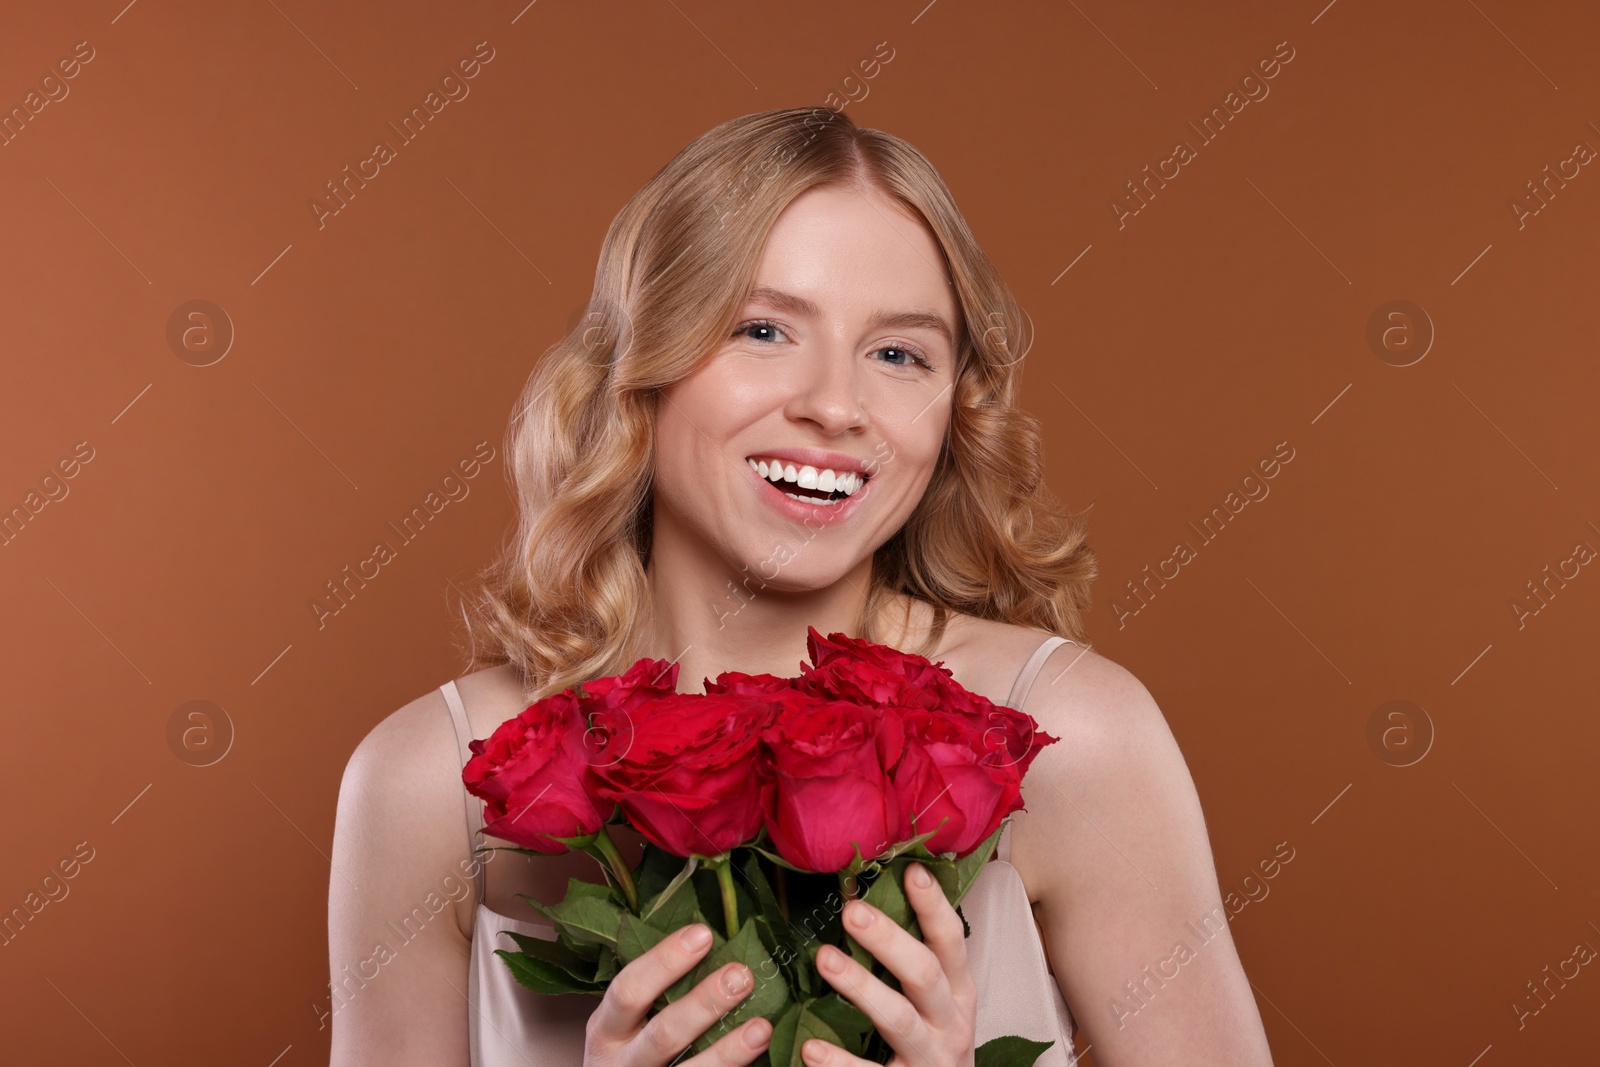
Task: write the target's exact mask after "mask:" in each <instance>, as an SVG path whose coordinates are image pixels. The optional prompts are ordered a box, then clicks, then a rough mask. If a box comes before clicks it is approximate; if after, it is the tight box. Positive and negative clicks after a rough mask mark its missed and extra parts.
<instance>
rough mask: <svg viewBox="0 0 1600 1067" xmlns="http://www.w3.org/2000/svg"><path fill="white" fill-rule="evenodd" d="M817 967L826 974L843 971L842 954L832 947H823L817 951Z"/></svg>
mask: <svg viewBox="0 0 1600 1067" xmlns="http://www.w3.org/2000/svg"><path fill="white" fill-rule="evenodd" d="M817 966H818V967H821V968H822V969H823V970H824V971H826V972H827V973H828V974H838V973H839V972H840V971H842V970H844V953H842V952H840V951H839V950H838V949H836V948H834V947H833V946H832V945H824V946H823V947H822V948H821V949H819V950H818V951H817Z"/></svg>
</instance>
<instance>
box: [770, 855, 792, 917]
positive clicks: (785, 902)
mask: <svg viewBox="0 0 1600 1067" xmlns="http://www.w3.org/2000/svg"><path fill="white" fill-rule="evenodd" d="M772 871H773V880H774V881H775V882H776V883H777V890H778V911H780V912H782V913H783V918H784V920H785V921H787V920H788V918H789V879H788V878H786V877H784V874H783V867H782V866H780V865H779V864H776V863H774V864H773V865H772Z"/></svg>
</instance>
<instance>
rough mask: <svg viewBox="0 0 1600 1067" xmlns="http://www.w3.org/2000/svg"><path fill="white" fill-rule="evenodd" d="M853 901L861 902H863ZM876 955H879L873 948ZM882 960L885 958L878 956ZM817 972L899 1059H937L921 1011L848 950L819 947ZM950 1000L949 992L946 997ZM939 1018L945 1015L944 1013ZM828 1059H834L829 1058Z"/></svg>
mask: <svg viewBox="0 0 1600 1067" xmlns="http://www.w3.org/2000/svg"><path fill="white" fill-rule="evenodd" d="M852 903H855V904H859V903H860V901H853V902H852ZM850 910H851V909H850V908H846V909H845V911H846V912H849V911H850ZM886 922H888V920H887V919H884V918H880V919H878V921H877V922H876V923H874V924H873V925H875V926H876V925H879V924H882V923H886ZM889 925H891V926H892V925H893V924H892V923H890V924H889ZM899 932H900V933H901V934H904V935H905V936H906V937H910V936H911V935H909V934H906V932H905V931H904V930H900V931H899ZM913 940H915V939H913ZM863 943H865V942H863ZM868 948H869V949H870V948H871V946H868ZM924 951H926V950H924ZM873 955H878V954H877V952H876V951H874V952H873ZM879 959H882V957H881V956H879ZM928 959H929V960H931V961H932V962H933V963H934V965H935V966H937V965H938V959H937V958H936V957H934V955H933V954H932V953H928ZM817 971H818V973H820V974H821V975H822V977H823V979H824V980H826V981H827V983H828V984H829V985H831V986H833V988H834V989H835V990H837V991H838V993H839V995H840V996H841V997H843V998H844V999H845V1000H848V1001H849V1002H850V1003H852V1004H854V1005H855V1006H856V1007H858V1008H860V1009H861V1010H862V1011H863V1012H864V1013H865V1014H866V1016H867V1018H868V1019H871V1020H872V1025H873V1026H874V1027H876V1028H877V1031H878V1033H879V1034H880V1035H881V1036H882V1037H883V1039H884V1040H885V1041H887V1042H888V1043H889V1047H890V1048H892V1049H894V1051H895V1052H897V1053H899V1058H900V1059H902V1060H905V1061H907V1062H910V1063H932V1062H934V1057H933V1053H934V1052H935V1051H937V1048H936V1044H937V1042H936V1041H935V1040H934V1035H933V1032H932V1030H931V1029H930V1028H929V1024H928V1021H927V1020H926V1019H925V1018H924V1017H923V1015H922V1013H921V1012H920V1011H918V1010H917V1007H916V1006H915V1005H914V1004H912V1003H911V1001H910V1000H908V999H906V997H905V995H904V994H902V993H899V992H896V991H895V990H893V989H891V988H890V987H889V986H888V985H887V984H885V983H884V982H883V981H882V980H881V979H879V978H878V977H877V976H876V975H874V974H873V973H872V972H871V971H869V970H867V968H865V967H863V966H861V964H859V963H857V962H856V961H855V960H854V959H852V958H851V957H850V955H849V954H848V953H846V952H842V951H840V950H839V949H837V948H835V947H834V946H832V945H823V946H822V947H821V948H819V949H818V950H817ZM897 977H898V976H897ZM948 999H949V998H948V994H946V1000H947V1001H948ZM950 1010H951V1011H952V1012H953V1011H954V1010H955V1007H954V1004H953V1002H950ZM938 1017H940V1018H943V1015H942V1014H941V1015H940V1016H938ZM803 1051H804V1050H803V1049H802V1052H803ZM842 1054H843V1052H842V1050H838V1049H836V1050H834V1053H833V1055H842ZM829 1062H830V1063H832V1062H834V1061H833V1060H832V1059H831V1058H830V1061H829ZM839 1062H846V1061H839Z"/></svg>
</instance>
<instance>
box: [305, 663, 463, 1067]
mask: <svg viewBox="0 0 1600 1067" xmlns="http://www.w3.org/2000/svg"><path fill="white" fill-rule="evenodd" d="M456 758H457V751H456V742H455V734H454V731H453V729H452V728H451V725H450V716H449V714H448V712H447V710H446V707H445V703H444V697H443V695H442V694H440V693H439V692H438V691H433V692H430V693H429V694H427V695H426V696H423V697H419V698H418V699H416V700H414V701H412V702H411V703H410V704H407V705H406V706H405V707H403V708H401V709H400V710H399V711H396V712H395V713H394V714H392V715H390V716H389V717H388V718H386V719H384V720H383V721H382V722H380V723H379V724H378V725H377V726H376V727H374V728H373V730H372V732H371V733H369V734H368V735H367V736H366V738H364V739H363V740H362V742H361V744H360V745H359V746H357V748H356V751H355V754H354V755H352V756H351V757H350V761H349V763H348V764H347V765H346V767H345V772H344V780H343V781H342V783H341V784H340V786H339V810H338V816H337V819H336V821H335V824H334V831H333V871H332V872H331V875H330V881H329V891H328V958H329V966H330V968H331V969H330V972H329V973H330V977H331V980H332V983H333V991H332V995H333V1000H332V1013H333V1014H332V1017H331V1019H329V1020H328V1021H329V1022H330V1024H331V1025H332V1027H333V1055H332V1059H331V1061H330V1064H331V1067H357V1065H365V1064H383V1065H385V1067H404V1065H406V1064H417V1065H419V1067H420V1065H423V1064H426V1065H428V1067H466V1065H467V1012H468V1006H467V1000H466V993H467V967H468V963H469V960H470V955H471V943H470V942H469V941H468V940H467V938H466V936H465V935H464V934H463V933H462V925H461V923H462V917H463V916H465V915H466V909H467V908H469V907H472V906H473V905H475V903H476V898H475V897H474V896H473V895H472V889H473V887H472V882H471V879H470V877H466V878H463V875H462V864H463V861H465V860H466V859H467V858H468V857H469V855H470V850H469V845H468V842H467V826H466V817H465V815H464V814H463V812H464V811H465V810H466V809H465V803H466V801H465V799H464V798H463V795H462V792H463V790H462V785H461V768H459V767H457V766H456ZM463 884H464V885H465V887H466V892H465V894H463V893H462V890H461V886H462V885H463ZM452 894H453V895H454V896H455V897H456V899H450V897H451V895H452ZM463 896H464V900H465V902H464V903H463V902H462V899H463Z"/></svg>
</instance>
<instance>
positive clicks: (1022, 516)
mask: <svg viewBox="0 0 1600 1067" xmlns="http://www.w3.org/2000/svg"><path fill="white" fill-rule="evenodd" d="M826 185H835V186H837V185H847V186H848V185H853V186H857V187H867V188H871V189H874V190H876V191H878V192H879V193H881V194H883V195H886V196H888V197H890V198H892V199H894V200H896V201H898V202H899V203H900V204H902V205H903V206H904V207H905V208H906V209H907V210H908V211H909V212H910V213H911V214H912V216H913V217H919V218H921V219H922V220H923V221H924V222H925V223H926V224H927V226H928V228H929V230H931V231H932V233H933V236H934V238H935V239H936V241H937V242H938V244H939V246H940V247H941V248H942V250H943V253H944V259H945V263H944V266H945V269H946V270H947V271H948V273H949V277H950V280H951V282H952V283H953V284H954V287H955V291H956V294H957V298H958V301H959V304H960V309H961V318H962V319H963V322H962V323H961V324H960V328H959V330H958V332H959V333H961V335H962V336H961V339H960V343H959V346H958V354H957V359H956V370H955V380H954V387H953V396H952V403H951V411H950V420H949V425H948V428H947V431H946V435H945V440H944V445H943V447H942V449H941V452H940V455H939V459H938V461H937V466H936V467H935V470H934V474H933V476H932V479H931V480H930V482H929V484H928V488H927V491H926V492H925V494H924V496H923V499H922V500H921V502H920V503H919V504H918V506H917V508H916V510H915V511H914V512H913V513H912V515H911V517H910V518H909V519H908V520H907V521H906V523H905V525H904V526H903V527H902V528H901V529H900V530H899V531H898V532H897V533H896V534H895V535H894V536H893V537H891V538H890V539H889V540H888V541H886V542H885V543H884V544H883V545H881V546H880V547H879V548H878V549H877V551H876V552H875V554H874V556H873V561H872V581H871V585H870V588H869V590H868V595H867V601H866V605H865V608H864V610H863V613H862V617H861V619H860V620H859V624H858V627H857V630H856V634H855V636H858V637H862V638H865V639H867V640H873V641H877V640H881V638H880V637H879V636H876V634H875V624H876V622H877V620H878V618H879V614H880V609H882V608H883V607H885V606H886V605H888V604H889V603H890V602H891V601H893V600H895V599H897V598H896V596H895V594H902V595H904V596H907V597H910V598H913V599H915V600H920V601H923V602H925V603H927V604H928V605H931V607H932V619H933V622H932V625H931V630H930V632H929V634H928V637H927V639H926V641H925V642H924V643H923V645H921V646H920V647H918V648H915V649H906V651H913V652H917V653H918V654H921V655H929V654H930V653H931V652H932V651H933V649H934V648H936V647H937V645H938V642H939V640H940V639H941V637H942V636H943V633H944V629H945V624H946V622H947V621H948V618H949V615H950V614H951V613H953V612H962V613H966V614H969V615H974V616H978V617H980V618H984V619H992V620H1000V621H1004V622H1008V623H1014V624H1018V625H1022V626H1029V627H1033V628H1036V629H1040V630H1045V631H1048V632H1050V633H1055V634H1059V635H1061V636H1063V637H1068V638H1072V639H1073V640H1076V641H1078V642H1079V643H1084V641H1085V634H1084V616H1085V614H1086V613H1087V611H1088V607H1089V586H1090V583H1091V582H1092V581H1093V579H1094V577H1095V574H1096V571H1097V564H1096V559H1095V555H1094V552H1093V551H1092V550H1091V549H1090V548H1089V546H1088V544H1087V543H1086V542H1085V536H1086V535H1085V528H1084V524H1083V522H1082V520H1081V518H1080V517H1078V516H1076V515H1073V514H1070V513H1067V512H1065V511H1064V510H1063V509H1061V507H1060V506H1059V504H1058V502H1057V501H1056V499H1055V497H1054V496H1053V495H1052V494H1051V493H1050V491H1049V489H1048V487H1047V486H1046V485H1045V484H1044V481H1043V477H1042V467H1043V463H1042V455H1041V448H1040V440H1039V423H1038V420H1037V419H1035V418H1034V417H1033V416H1031V415H1029V414H1027V413H1026V412H1023V411H1021V410H1019V409H1018V408H1017V407H1016V406H1015V398H1016V391H1017V375H1018V372H1019V369H1020V367H1021V362H1022V358H1023V356H1024V355H1025V354H1026V353H1027V351H1028V348H1029V346H1030V345H1031V343H1032V324H1031V322H1030V321H1029V320H1028V318H1027V316H1026V315H1025V314H1024V313H1023V311H1022V309H1021V307H1020V306H1019V305H1018V304H1017V302H1016V300H1015V299H1014V297H1013V296H1012V294H1011V291H1010V289H1009V288H1008V287H1007V286H1006V284H1005V282H1004V281H1003V280H1002V279H1001V277H1000V275H999V273H998V272H997V271H996V270H995V268H994V265H993V264H992V263H990V261H989V259H988V257H987V256H985V255H984V253H983V251H982V250H981V249H980V248H979V247H978V243H977V241H976V240H975V239H974V238H973V235H972V232H971V230H970V229H969V228H968V226H967V223H966V220H965V219H964V218H963V217H962V215H961V213H960V212H959V211H958V210H957V209H956V205H955V201H954V199H953V198H952V196H951V194H950V191H949V189H947V188H946V187H945V184H944V182H943V180H942V179H941V178H940V177H939V175H938V173H937V172H936V171H935V170H934V168H933V165H932V164H931V163H929V162H928V160H927V159H926V158H925V157H924V156H923V155H922V153H920V152H919V151H917V149H915V148H913V147H912V146H911V145H910V144H908V143H907V142H905V141H903V140H901V139H900V138H898V137H895V136H894V135H892V134H888V133H885V132H883V131H882V130H874V129H864V128H861V127H858V126H857V125H856V124H855V123H854V122H853V121H851V119H850V118H849V117H848V116H846V115H845V114H844V113H843V112H841V111H834V110H832V109H829V108H808V107H801V108H784V109H779V110H774V111H764V112H759V113H757V114H752V115H745V116H743V117H741V118H736V119H732V120H730V121H728V122H724V123H722V124H721V125H719V126H716V127H715V128H713V129H711V130H709V131H707V132H706V133H704V134H702V135H701V136H700V137H698V138H696V139H695V140H694V142H693V143H691V144H690V145H688V147H686V148H684V149H683V150H682V151H681V152H679V153H678V154H677V155H676V156H675V157H673V159H672V160H671V161H670V162H669V163H667V165H666V166H665V167H663V168H662V169H661V170H660V171H659V172H658V173H657V174H656V175H655V176H654V177H653V178H651V179H650V180H649V181H648V182H646V183H645V185H644V186H643V188H641V189H640V190H639V191H638V192H637V193H636V194H634V196H633V198H632V199H630V200H629V201H628V203H627V204H626V205H625V206H624V207H623V209H622V210H621V211H620V212H618V214H617V216H616V218H615V219H614V220H613V221H612V223H611V227H610V229H609V230H608V231H607V233H606V237H605V242H604V245H603V246H602V248H601V250H600V261H599V265H598V267H597V268H596V270H595V283H594V291H593V295H592V297H591V300H590V303H589V305H588V308H587V311H586V314H585V315H584V316H583V317H582V318H581V319H580V320H579V321H578V322H577V324H576V325H574V326H573V327H572V328H571V329H570V330H569V332H568V333H567V335H566V336H565V337H563V338H562V339H561V340H560V341H558V342H557V343H556V344H554V345H553V346H551V348H550V349H549V350H548V351H547V352H546V353H545V355H544V357H543V358H542V359H541V360H540V361H539V362H538V364H537V365H536V366H535V367H534V369H533V371H532V373H531V374H530V376H529V378H528V381H527V384H526V386H525V387H524V389H523V392H522V396H521V397H520V399H519V402H518V405H517V408H516V411H515V413H514V415H513V416H512V419H511V421H510V424H509V426H508V428H507V433H506V441H505V450H504V451H505V455H506V457H507V462H506V477H507V479H508V480H509V481H510V482H511V485H512V490H513V494H514V497H515V499H516V502H517V505H518V512H519V514H518V521H517V523H516V529H515V532H514V533H513V534H512V535H511V536H510V537H509V539H508V540H507V541H506V543H505V544H504V545H503V546H502V549H501V551H500V553H499V555H498V556H497V558H496V559H495V560H494V561H493V562H492V563H490V564H489V565H488V566H487V567H486V568H485V569H484V570H483V571H482V572H481V573H480V574H479V579H480V581H481V588H480V589H479V591H478V592H477V594H476V595H475V596H474V597H473V598H471V599H470V600H468V601H466V602H464V603H463V605H462V611H463V616H464V619H465V622H466V627H467V632H468V636H469V640H470V643H471V648H470V652H469V657H470V665H469V669H479V668H483V667H491V666H499V665H502V664H508V663H509V664H511V665H513V666H514V667H516V668H517V669H518V671H519V672H520V673H521V675H522V677H523V679H524V682H525V684H526V687H527V689H528V691H529V692H530V693H531V694H532V695H533V698H534V699H539V698H541V697H543V696H546V695H548V694H550V693H554V692H558V691H560V690H562V689H565V688H566V687H568V686H571V685H577V684H579V683H581V682H584V681H586V680H588V679H591V678H597V677H602V676H606V675H611V674H619V673H621V672H622V671H624V670H626V669H627V668H628V667H629V666H631V665H632V664H633V662H634V661H635V660H637V659H638V658H639V656H640V655H641V654H642V653H641V651H640V649H641V643H642V631H643V627H644V625H645V623H646V622H647V621H648V619H649V617H650V609H651V604H650V589H649V585H648V580H647V577H646V570H645V568H646V566H647V565H648V562H649V558H650V547H651V500H652V492H651V487H652V482H653V477H654V448H655V412H656V404H657V401H658V397H659V395H660V393H661V391H662V390H663V389H665V388H666V387H667V386H669V385H671V384H673V383H674V382H676V381H678V380H680V379H682V378H684V377H686V376H687V375H688V374H689V373H690V372H691V371H692V370H694V368H695V367H696V366H697V365H698V364H699V362H700V361H701V360H702V359H704V358H705V357H706V356H708V355H709V354H710V353H712V352H714V351H716V350H717V349H718V348H719V347H720V345H721V343H722V341H723V339H724V338H725V337H726V335H727V334H728V333H730V332H731V330H732V327H733V324H734V322H735V321H736V317H737V315H738V314H739V312H740V311H741V310H742V308H743V306H744V304H745V301H746V299H747V297H748V294H749V290H750V286H751V285H752V284H753V281H754V277H755V271H756V267H757V265H758V262H759V259H760V256H761V252H762V249H763V247H764V245H765V243H766V238H767V234H768V232H769V231H770V229H771V227H772V225H773V222H774V221H775V220H776V219H777V217H778V215H779V213H780V212H781V211H782V210H783V209H784V207H785V206H786V205H788V204H789V202H790V201H792V200H793V199H794V198H795V197H797V196H798V195H800V194H801V193H803V192H805V191H806V190H808V189H813V188H816V187H818V186H826Z"/></svg>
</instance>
